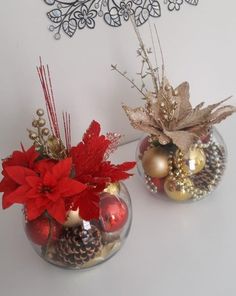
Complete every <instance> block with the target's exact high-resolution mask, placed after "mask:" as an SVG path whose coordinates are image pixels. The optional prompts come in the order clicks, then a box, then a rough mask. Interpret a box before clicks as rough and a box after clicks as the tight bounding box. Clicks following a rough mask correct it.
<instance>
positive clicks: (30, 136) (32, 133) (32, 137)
mask: <svg viewBox="0 0 236 296" xmlns="http://www.w3.org/2000/svg"><path fill="white" fill-rule="evenodd" d="M37 137H38V135H37V134H36V133H34V132H31V133H30V134H29V138H30V139H31V140H33V141H35V140H36V139H37Z"/></svg>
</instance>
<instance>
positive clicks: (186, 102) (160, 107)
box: [123, 79, 236, 153]
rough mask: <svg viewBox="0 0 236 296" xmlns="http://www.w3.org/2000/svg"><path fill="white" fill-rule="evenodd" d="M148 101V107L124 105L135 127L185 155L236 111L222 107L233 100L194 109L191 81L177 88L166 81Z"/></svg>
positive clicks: (148, 96) (146, 105)
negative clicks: (191, 96)
mask: <svg viewBox="0 0 236 296" xmlns="http://www.w3.org/2000/svg"><path fill="white" fill-rule="evenodd" d="M145 99H146V104H145V106H144V107H139V108H135V109H132V108H130V107H128V106H125V105H124V106H123V109H124V110H125V112H126V114H127V116H128V118H129V120H130V123H131V125H132V126H133V127H134V128H136V129H138V130H141V131H143V132H146V133H149V134H151V135H153V136H154V137H155V138H156V139H157V140H158V141H159V142H160V144H162V145H165V144H168V143H170V142H172V143H174V144H175V145H176V146H177V147H178V148H179V149H181V150H182V151H183V152H184V153H186V152H187V151H188V150H189V148H190V147H191V145H192V144H193V143H194V142H195V141H197V140H198V139H199V138H200V137H201V136H203V135H205V134H206V133H207V132H208V131H209V130H210V129H211V127H212V126H213V125H214V124H216V123H219V122H221V121H222V120H224V119H225V118H226V117H228V116H230V115H231V114H233V113H234V112H236V107H234V106H231V105H227V106H221V107H220V105H221V104H223V103H224V102H225V101H227V100H228V99H229V98H227V99H225V100H222V101H220V102H219V103H216V104H212V105H209V106H207V107H204V103H201V104H199V105H197V106H196V107H195V108H193V107H192V105H191V103H190V93H189V83H188V82H184V83H182V84H180V85H179V86H178V87H177V88H175V89H173V87H172V86H171V85H170V84H169V82H168V80H167V79H163V81H162V84H161V85H160V88H159V90H158V92H157V94H156V93H148V94H147V95H146V98H145Z"/></svg>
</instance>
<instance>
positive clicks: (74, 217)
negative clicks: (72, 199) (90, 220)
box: [63, 209, 83, 227]
mask: <svg viewBox="0 0 236 296" xmlns="http://www.w3.org/2000/svg"><path fill="white" fill-rule="evenodd" d="M82 221H83V220H82V219H81V217H80V215H79V209H78V210H76V211H72V210H71V211H68V212H67V218H66V222H65V223H64V224H63V226H65V227H74V226H76V225H79V224H81V222H82Z"/></svg>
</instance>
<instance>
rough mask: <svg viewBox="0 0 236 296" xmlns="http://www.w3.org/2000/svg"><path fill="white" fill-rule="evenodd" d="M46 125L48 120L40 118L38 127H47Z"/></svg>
mask: <svg viewBox="0 0 236 296" xmlns="http://www.w3.org/2000/svg"><path fill="white" fill-rule="evenodd" d="M45 124H46V120H45V119H43V118H40V119H39V120H38V125H39V126H40V127H43V126H45Z"/></svg>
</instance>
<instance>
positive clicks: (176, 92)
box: [173, 89, 179, 97]
mask: <svg viewBox="0 0 236 296" xmlns="http://www.w3.org/2000/svg"><path fill="white" fill-rule="evenodd" d="M178 94H179V92H178V90H177V89H175V90H174V91H173V95H174V96H175V97H176V96H178Z"/></svg>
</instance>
